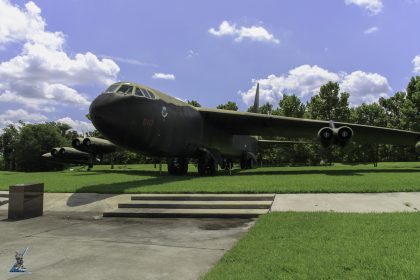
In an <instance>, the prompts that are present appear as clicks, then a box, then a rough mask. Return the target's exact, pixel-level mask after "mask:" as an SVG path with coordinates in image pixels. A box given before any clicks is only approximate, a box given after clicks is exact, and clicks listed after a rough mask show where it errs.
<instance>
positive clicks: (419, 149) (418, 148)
mask: <svg viewBox="0 0 420 280" xmlns="http://www.w3.org/2000/svg"><path fill="white" fill-rule="evenodd" d="M414 148H415V150H416V153H417V154H420V141H419V142H417V143H416V145H415V146H414Z"/></svg>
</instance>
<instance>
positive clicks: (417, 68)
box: [412, 55, 420, 75]
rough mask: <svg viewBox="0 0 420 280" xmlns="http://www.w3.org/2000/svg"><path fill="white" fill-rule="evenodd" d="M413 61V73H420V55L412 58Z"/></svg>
mask: <svg viewBox="0 0 420 280" xmlns="http://www.w3.org/2000/svg"><path fill="white" fill-rule="evenodd" d="M412 63H413V66H414V68H413V73H414V74H418V75H420V55H416V57H414V59H413V60H412Z"/></svg>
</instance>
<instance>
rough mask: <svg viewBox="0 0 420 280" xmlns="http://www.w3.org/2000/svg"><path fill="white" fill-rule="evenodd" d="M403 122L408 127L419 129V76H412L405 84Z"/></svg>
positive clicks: (414, 129)
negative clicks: (405, 96)
mask: <svg viewBox="0 0 420 280" xmlns="http://www.w3.org/2000/svg"><path fill="white" fill-rule="evenodd" d="M404 105H405V106H404V108H403V115H404V122H405V124H406V126H407V128H408V129H410V130H413V131H420V76H416V77H412V78H411V80H410V82H409V83H408V85H407V99H406V102H405V104H404Z"/></svg>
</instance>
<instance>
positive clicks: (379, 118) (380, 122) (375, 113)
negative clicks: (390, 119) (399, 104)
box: [351, 103, 387, 127]
mask: <svg viewBox="0 0 420 280" xmlns="http://www.w3.org/2000/svg"><path fill="white" fill-rule="evenodd" d="M351 121H352V122H354V123H358V124H365V125H373V126H382V127H386V125H387V115H386V113H385V110H384V108H383V107H382V106H380V105H379V104H378V103H372V104H365V103H363V104H362V105H360V106H358V107H355V108H352V110H351Z"/></svg>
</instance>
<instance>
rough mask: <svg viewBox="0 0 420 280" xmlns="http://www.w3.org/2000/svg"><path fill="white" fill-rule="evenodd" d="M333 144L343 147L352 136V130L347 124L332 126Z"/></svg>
mask: <svg viewBox="0 0 420 280" xmlns="http://www.w3.org/2000/svg"><path fill="white" fill-rule="evenodd" d="M333 131H334V144H337V145H340V146H341V147H344V146H345V145H347V143H348V142H349V140H350V139H351V138H352V137H353V130H352V129H351V128H350V127H348V126H342V127H339V128H334V129H333Z"/></svg>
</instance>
